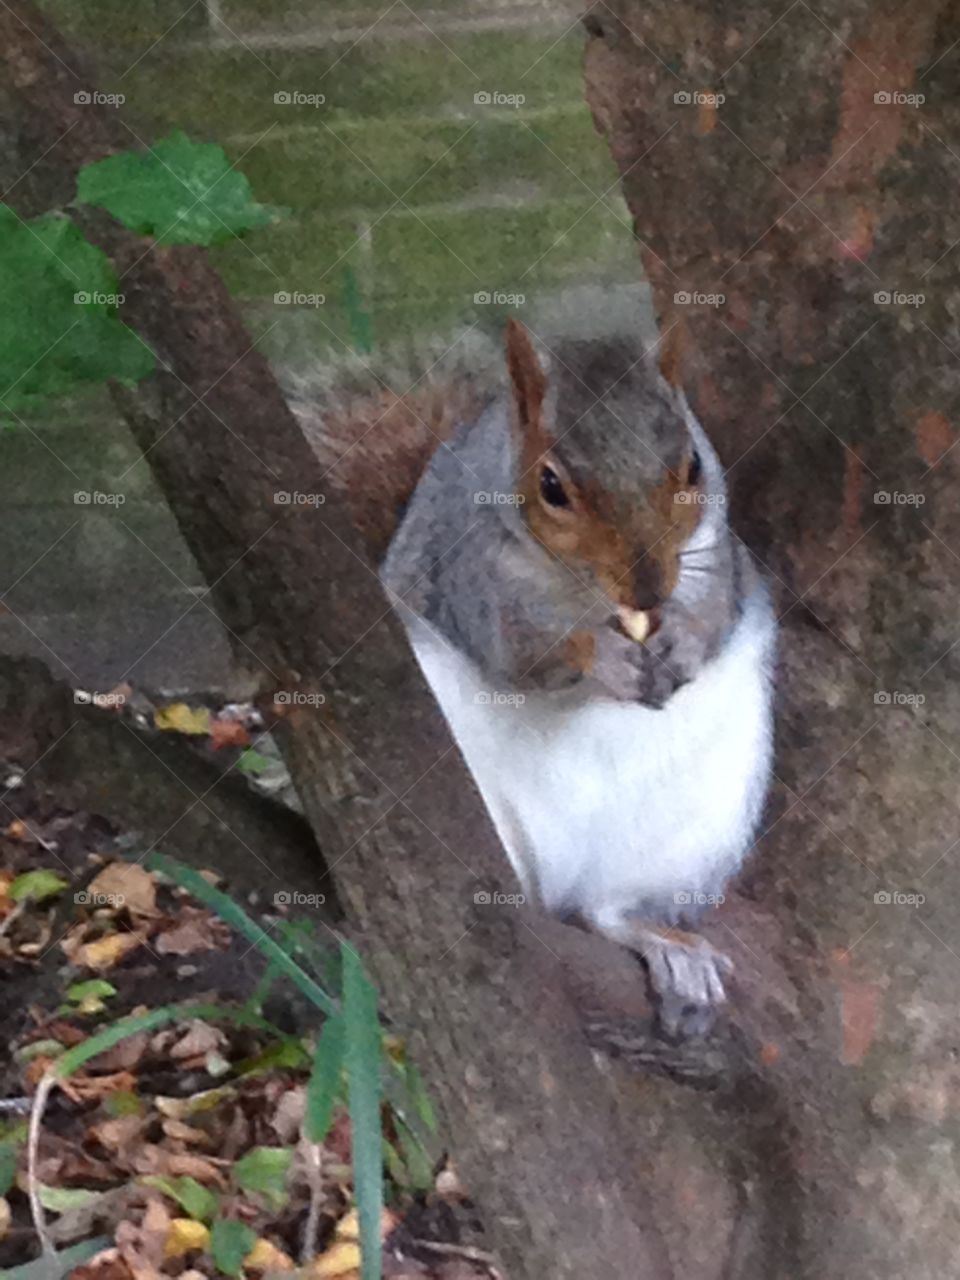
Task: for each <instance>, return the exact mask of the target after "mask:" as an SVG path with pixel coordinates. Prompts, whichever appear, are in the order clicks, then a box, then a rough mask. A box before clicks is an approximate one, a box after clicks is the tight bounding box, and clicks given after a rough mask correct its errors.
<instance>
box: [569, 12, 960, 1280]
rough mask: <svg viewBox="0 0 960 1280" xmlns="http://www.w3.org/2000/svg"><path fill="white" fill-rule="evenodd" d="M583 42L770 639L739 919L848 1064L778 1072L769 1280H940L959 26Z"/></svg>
mask: <svg viewBox="0 0 960 1280" xmlns="http://www.w3.org/2000/svg"><path fill="white" fill-rule="evenodd" d="M587 27H588V32H589V33H590V37H591V38H590V40H589V44H588V49H587V55H586V82H587V97H588V102H589V104H590V106H591V109H592V111H593V113H594V117H595V120H596V123H597V126H598V128H599V129H600V131H601V132H602V133H603V134H604V135H605V136H606V138H607V141H608V142H609V145H610V148H611V151H612V153H613V155H614V157H615V160H616V162H617V164H618V165H619V167H620V170H621V173H622V175H623V181H624V191H625V194H626V198H627V200H628V203H629V206H630V209H631V211H632V213H633V216H634V220H635V227H636V234H637V237H638V240H639V242H640V250H641V253H642V257H643V262H644V265H645V267H646V270H647V273H648V275H649V278H650V280H651V281H652V282H653V286H654V289H655V295H656V304H657V310H658V314H659V319H660V323H661V329H662V332H663V334H664V341H663V350H664V363H665V367H666V368H667V370H668V372H669V374H670V376H671V377H672V378H673V379H674V380H675V381H677V382H680V383H682V384H683V385H684V386H685V388H686V390H687V392H688V395H689V396H690V398H691V400H692V402H693V404H694V407H695V409H696V411H697V412H698V414H699V416H700V417H701V419H702V420H703V422H704V423H705V425H706V427H707V429H708V430H709V431H710V432H711V433H712V435H713V438H714V439H715V440H716V441H717V442H718V444H719V446H720V448H721V452H722V454H723V456H724V459H725V461H726V464H727V466H728V467H729V469H730V476H731V479H732V481H733V490H734V496H733V504H734V510H735V512H736V513H737V516H738V517H739V519H740V524H741V528H742V531H743V532H744V534H745V536H746V537H747V540H748V541H749V542H750V543H751V545H752V546H753V547H754V548H755V549H757V550H758V551H759V553H760V555H761V557H762V558H763V560H764V561H765V562H766V564H767V565H768V567H769V569H770V574H771V579H772V583H773V586H774V589H775V592H776V595H777V598H778V602H779V609H780V612H781V614H782V616H783V633H782V644H781V658H780V677H779V684H780V714H779V732H778V739H779V748H778V763H777V772H778V774H779V778H780V781H779V784H778V787H777V795H776V797H775V800H774V803H773V805H772V806H771V812H770V817H769V824H770V825H769V830H768V831H767V833H766V835H765V837H764V838H763V840H762V841H761V842H760V845H759V847H758V849H757V851H756V854H755V857H754V860H753V865H752V872H751V873H750V877H749V879H750V888H751V890H752V892H753V894H754V896H755V898H756V899H757V902H758V905H759V907H760V908H762V910H763V911H765V912H768V913H770V915H771V916H772V917H773V919H774V920H776V921H777V922H778V926H779V927H778V929H777V931H776V934H775V936H776V943H775V950H776V952H778V953H779V955H780V957H781V959H782V960H783V963H784V964H785V965H786V966H787V967H788V968H789V969H790V970H791V971H792V973H793V976H794V979H795V981H796V984H797V987H798V991H799V1001H798V1014H797V1016H798V1023H797V1029H796V1040H797V1043H799V1042H800V1041H801V1040H803V1039H804V1038H805V1037H811V1036H820V1037H823V1036H824V1031H825V1029H826V1028H829V1027H830V1026H831V1025H833V1024H835V1025H836V1026H837V1027H838V1029H839V1033H840V1034H839V1036H838V1038H837V1047H836V1051H835V1052H834V1050H833V1048H832V1047H831V1046H829V1045H828V1042H827V1040H826V1039H824V1040H823V1043H824V1045H827V1047H829V1048H830V1052H829V1053H828V1054H825V1055H823V1056H822V1057H821V1058H820V1059H819V1060H818V1065H817V1069H816V1071H815V1072H813V1073H809V1074H807V1075H804V1073H803V1072H799V1073H796V1072H795V1073H792V1074H790V1073H788V1072H787V1066H788V1063H789V1059H790V1058H791V1057H795V1053H794V1049H795V1045H790V1044H787V1045H786V1046H785V1048H786V1052H785V1053H784V1054H783V1056H782V1058H781V1060H780V1064H779V1065H778V1067H777V1072H778V1074H779V1075H780V1081H779V1085H778V1088H777V1090H776V1091H775V1092H776V1094H777V1096H778V1097H779V1101H780V1105H781V1106H782V1107H783V1114H784V1116H785V1118H786V1123H785V1129H784V1136H785V1138H786V1139H788V1141H789V1151H788V1153H787V1163H788V1166H789V1167H790V1169H791V1170H792V1188H793V1192H795V1195H792V1196H791V1199H790V1202H789V1203H787V1202H786V1201H785V1200H781V1202H780V1203H779V1206H777V1205H775V1206H774V1211H775V1214H776V1213H777V1212H780V1213H782V1215H783V1217H789V1218H791V1219H792V1222H793V1227H792V1229H791V1230H790V1231H789V1233H788V1234H787V1236H785V1237H781V1239H780V1246H781V1253H780V1256H779V1257H778V1258H776V1259H771V1260H770V1263H769V1270H768V1272H767V1274H774V1275H777V1276H790V1277H800V1276H811V1277H813V1276H816V1277H818V1280H831V1278H834V1277H835V1278H836V1280H840V1277H843V1280H859V1278H862V1280H867V1277H869V1278H870V1280H894V1278H895V1277H896V1278H897V1280H899V1278H900V1277H903V1276H904V1275H908V1274H909V1275H912V1276H922V1277H929V1278H930V1280H933V1278H934V1277H936V1278H938V1280H939V1277H943V1276H947V1275H955V1274H957V1265H958V1264H957V1261H956V1256H957V1252H958V1246H960V1173H958V1166H957V1162H956V1142H957V1133H958V1130H957V1125H958V1118H960V1066H958V1064H957V1035H958V1031H960V1026H958V1014H957V1001H956V990H957V980H958V975H960V926H958V923H957V906H958V901H960V858H958V853H957V844H958V835H960V832H958V829H957V799H956V796H957V786H956V776H957V761H958V758H960V699H958V696H957V693H956V678H957V675H958V673H960V646H958V645H957V641H958V618H957V599H958V592H957V588H958V582H960V511H958V507H957V501H956V493H957V479H958V466H960V449H955V448H954V447H953V446H954V445H955V443H956V441H957V439H958V432H960V363H958V361H960V356H958V352H960V332H958V322H960V315H958V311H957V305H956V297H957V289H956V284H957V270H958V263H960V250H958V249H957V248H956V247H955V246H956V245H957V243H958V241H960V204H958V201H957V199H956V191H957V185H958V182H960V147H958V142H957V140H958V138H960V100H958V97H957V93H956V85H957V77H958V72H960V43H958V40H960V12H958V9H957V6H956V5H954V4H949V3H946V2H945V0H944V2H942V3H941V2H939V0H918V2H917V3H914V4H911V5H909V6H906V7H904V6H902V5H900V4H897V3H894V2H887V0H858V2H855V3H853V4H851V3H845V4H841V3H838V2H836V0H825V2H824V3H820V4H817V5H815V6H811V5H808V4H805V3H804V4H794V5H791V6H789V7H786V6H784V5H783V4H780V3H776V4H774V3H772V2H762V3H758V4H752V5H749V6H743V5H734V4H733V3H730V2H729V0H726V2H724V0H690V3H686V4H684V5H682V6H678V5H677V4H676V3H674V0H644V2H643V3H640V2H639V0H609V2H608V3H604V4H598V5H597V6H596V7H595V8H594V9H593V11H592V12H591V14H590V16H589V18H588V19H587ZM720 95H722V100H721V97H720ZM917 95H920V100H919V101H918V100H917ZM718 295H719V296H718ZM783 1047H784V1046H781V1048H783ZM715 1274H716V1275H717V1276H720V1275H721V1274H724V1275H726V1274H728V1273H727V1272H723V1271H722V1270H721V1267H720V1263H719V1262H718V1266H717V1270H716V1272H715ZM733 1274H737V1275H739V1274H742V1273H741V1271H739V1270H735V1271H734V1272H733Z"/></svg>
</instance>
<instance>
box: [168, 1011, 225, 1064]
mask: <svg viewBox="0 0 960 1280" xmlns="http://www.w3.org/2000/svg"><path fill="white" fill-rule="evenodd" d="M226 1043H227V1037H226V1036H225V1035H224V1034H223V1032H222V1031H220V1030H219V1029H218V1028H217V1027H211V1026H210V1024H209V1023H208V1022H201V1021H200V1020H199V1019H194V1020H193V1021H192V1022H190V1023H189V1024H188V1027H187V1030H186V1032H185V1033H184V1034H183V1035H182V1036H180V1038H179V1039H178V1040H177V1042H176V1044H174V1045H173V1046H172V1047H171V1049H170V1057H171V1058H175V1059H178V1060H180V1059H184V1058H196V1057H197V1056H202V1055H204V1054H207V1053H210V1052H212V1051H213V1050H215V1049H222V1048H223V1046H224V1045H225V1044H226Z"/></svg>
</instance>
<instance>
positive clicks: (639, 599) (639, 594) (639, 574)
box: [631, 555, 665, 611]
mask: <svg viewBox="0 0 960 1280" xmlns="http://www.w3.org/2000/svg"><path fill="white" fill-rule="evenodd" d="M664 597H665V592H664V580H663V570H662V569H661V568H660V565H659V564H658V562H657V561H656V560H654V559H653V557H652V556H650V555H646V556H644V557H643V558H642V559H641V560H640V561H639V562H638V563H637V564H636V565H635V566H634V569H633V599H632V601H631V603H632V605H633V607H634V608H635V609H643V610H645V611H646V610H649V609H656V608H658V607H659V606H660V605H662V604H663V601H664Z"/></svg>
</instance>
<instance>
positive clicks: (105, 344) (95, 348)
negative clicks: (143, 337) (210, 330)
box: [0, 204, 155, 413]
mask: <svg viewBox="0 0 960 1280" xmlns="http://www.w3.org/2000/svg"><path fill="white" fill-rule="evenodd" d="M122 297H123V295H122V293H121V292H120V286H119V284H118V282H117V277H116V275H115V273H114V271H113V268H112V267H111V265H110V262H109V261H108V259H107V257H106V256H105V255H104V254H103V253H101V251H100V250H99V249H98V248H96V246H95V245H92V244H90V243H89V242H88V241H87V240H85V239H84V237H83V235H82V234H81V232H80V231H79V230H78V229H77V228H76V227H75V226H74V225H73V223H72V222H70V221H68V220H67V219H66V218H62V217H57V216H53V215H45V216H43V217H41V218H34V219H33V220H32V221H30V222H25V221H24V220H23V219H21V218H19V217H17V215H16V214H15V213H14V211H13V210H12V209H10V208H8V207H7V206H6V205H2V204H0V370H2V374H0V409H2V408H3V407H6V408H7V409H8V410H10V411H11V412H13V413H16V412H17V411H18V410H20V409H26V408H30V407H31V406H33V405H35V404H37V403H39V402H40V401H41V400H42V398H43V397H45V396H50V395H59V394H61V393H63V392H66V391H72V390H74V389H75V388H77V387H79V386H80V385H82V384H83V383H89V382H104V381H106V380H107V379H108V378H118V379H121V380H124V381H128V382H135V381H137V380H138V379H139V378H143V377H145V376H146V374H148V373H149V372H150V370H151V369H152V368H153V366H154V363H155V362H154V357H153V354H152V352H151V351H150V350H149V349H148V348H147V347H146V346H144V344H143V343H142V342H141V341H140V339H139V338H138V337H137V335H136V334H135V333H134V332H133V330H132V329H128V328H127V326H126V325H125V324H123V322H122V321H121V320H120V317H119V313H118V308H119V307H120V306H121V305H122Z"/></svg>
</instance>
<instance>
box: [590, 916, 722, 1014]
mask: <svg viewBox="0 0 960 1280" xmlns="http://www.w3.org/2000/svg"><path fill="white" fill-rule="evenodd" d="M603 932H604V933H606V934H607V936H608V937H610V938H611V939H613V940H614V941H616V942H619V943H620V944H621V945H622V946H626V947H629V948H630V950H631V951H635V952H636V953H637V954H638V955H639V956H640V958H641V959H642V960H643V962H644V964H645V965H646V967H647V971H648V973H649V975H650V985H651V987H652V988H653V990H654V993H655V994H656V996H657V998H658V1003H659V1017H660V1024H661V1026H662V1028H663V1030H664V1032H665V1033H666V1034H667V1035H668V1036H671V1037H673V1038H687V1037H689V1036H702V1035H706V1033H707V1032H708V1031H709V1030H710V1028H711V1027H712V1026H713V1023H714V1021H715V1019H716V1016H717V1012H718V1010H719V1008H720V1006H721V1005H722V1004H724V1003H725V1002H726V999H727V993H726V990H725V989H724V984H723V979H724V977H725V976H726V975H728V974H730V973H732V972H733V962H732V960H731V959H730V957H729V956H726V955H724V953H723V952H722V951H718V950H717V949H716V947H713V946H711V945H710V943H709V942H707V940H706V939H705V938H700V937H698V936H697V935H696V934H692V933H681V932H680V931H678V930H675V929H669V930H660V929H656V928H653V927H652V926H648V925H641V924H637V923H633V922H626V923H624V924H621V925H618V926H616V927H615V928H613V929H604V931H603Z"/></svg>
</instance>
